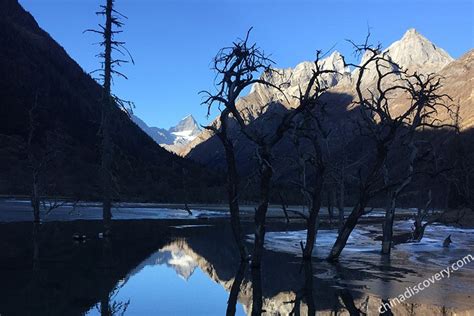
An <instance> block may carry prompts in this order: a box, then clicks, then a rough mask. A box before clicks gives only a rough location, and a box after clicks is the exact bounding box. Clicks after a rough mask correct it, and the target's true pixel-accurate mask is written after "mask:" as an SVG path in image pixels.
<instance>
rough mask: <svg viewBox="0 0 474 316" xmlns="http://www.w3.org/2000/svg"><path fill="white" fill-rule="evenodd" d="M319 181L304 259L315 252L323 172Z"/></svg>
mask: <svg viewBox="0 0 474 316" xmlns="http://www.w3.org/2000/svg"><path fill="white" fill-rule="evenodd" d="M316 181H317V183H316V185H315V188H314V192H313V196H312V202H311V209H310V212H309V217H308V229H307V231H306V245H305V247H304V250H303V259H305V260H310V259H311V257H312V254H313V248H314V243H315V241H316V234H317V233H318V231H317V221H318V217H319V211H320V209H321V193H322V192H321V191H322V188H323V177H322V174H320V176H318V177H317V180H316Z"/></svg>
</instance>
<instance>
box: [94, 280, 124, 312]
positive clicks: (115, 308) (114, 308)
mask: <svg viewBox="0 0 474 316" xmlns="http://www.w3.org/2000/svg"><path fill="white" fill-rule="evenodd" d="M125 284H126V282H123V283H121V284H117V285H116V286H114V288H113V289H112V290H111V291H110V292H108V293H106V294H105V295H104V297H102V299H101V300H100V303H97V305H96V309H97V310H98V311H99V312H100V315H101V316H123V315H125V312H126V311H127V309H128V306H129V305H130V299H129V300H127V301H117V300H116V297H117V295H118V293H119V291H120V289H121V288H122V287H123V286H124V285H125Z"/></svg>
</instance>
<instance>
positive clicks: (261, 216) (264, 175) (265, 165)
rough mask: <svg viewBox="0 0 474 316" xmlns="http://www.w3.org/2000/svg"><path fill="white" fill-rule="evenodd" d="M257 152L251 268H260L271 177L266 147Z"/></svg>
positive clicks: (268, 151)
mask: <svg viewBox="0 0 474 316" xmlns="http://www.w3.org/2000/svg"><path fill="white" fill-rule="evenodd" d="M259 152H260V159H261V162H260V163H261V178H260V203H259V205H258V207H257V209H256V210H255V243H254V250H253V257H252V267H260V264H261V261H262V253H263V244H264V242H265V220H266V217H267V210H268V203H269V201H270V186H271V180H272V175H273V170H272V167H271V165H270V150H269V149H268V148H266V147H261V148H259Z"/></svg>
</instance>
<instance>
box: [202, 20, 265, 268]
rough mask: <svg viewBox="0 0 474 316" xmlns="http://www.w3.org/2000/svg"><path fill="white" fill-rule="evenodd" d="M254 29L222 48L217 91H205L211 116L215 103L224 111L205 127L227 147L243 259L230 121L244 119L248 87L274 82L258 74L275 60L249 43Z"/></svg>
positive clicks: (233, 220)
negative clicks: (241, 101)
mask: <svg viewBox="0 0 474 316" xmlns="http://www.w3.org/2000/svg"><path fill="white" fill-rule="evenodd" d="M251 30H252V29H249V31H248V32H247V35H246V37H245V38H244V39H242V40H238V41H236V42H234V43H233V45H232V46H229V47H224V48H222V49H221V50H220V51H219V52H218V54H217V55H216V57H215V58H214V61H213V70H214V71H215V72H216V87H217V92H215V93H211V92H209V91H201V93H202V94H204V95H205V99H204V101H203V104H205V105H207V107H208V116H209V115H210V111H211V108H212V106H214V105H215V104H218V106H219V109H220V110H221V111H220V115H219V120H218V122H216V123H215V124H213V125H209V126H205V127H204V128H206V129H208V130H210V131H212V132H213V133H214V134H215V135H217V137H218V138H219V140H220V141H221V143H222V145H223V147H224V150H225V156H226V162H227V191H228V202H229V210H230V218H231V226H232V231H233V234H234V239H235V241H236V244H237V246H238V248H239V252H240V257H241V260H247V259H248V254H247V250H246V248H245V245H244V242H243V235H242V228H241V224H240V209H239V184H240V179H239V174H238V170H237V165H236V159H235V150H234V141H233V139H232V137H231V135H230V133H229V123H230V121H231V120H232V119H238V120H241V121H243V118H242V117H241V114H240V112H239V111H238V110H237V107H236V102H237V99H238V98H239V96H240V95H241V93H242V91H243V90H244V89H245V88H246V87H249V86H251V85H253V84H255V83H260V84H263V85H271V84H270V83H269V82H267V81H266V80H264V79H260V78H255V77H254V76H255V75H259V74H260V73H261V72H267V71H270V65H271V64H272V63H273V61H272V60H271V59H269V58H268V57H267V56H266V55H265V53H264V52H263V51H262V50H261V49H260V48H258V47H257V46H256V44H250V43H249V42H248V40H249V35H250V31H251ZM221 107H223V108H221ZM244 125H245V124H244Z"/></svg>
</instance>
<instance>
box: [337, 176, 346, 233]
mask: <svg viewBox="0 0 474 316" xmlns="http://www.w3.org/2000/svg"><path fill="white" fill-rule="evenodd" d="M344 191H345V185H344V181H342V182H341V184H340V186H339V199H338V201H337V203H338V205H337V208H338V210H339V231H341V230H342V227H343V226H344V220H345V216H344V197H345V195H344V193H345V192H344Z"/></svg>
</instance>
